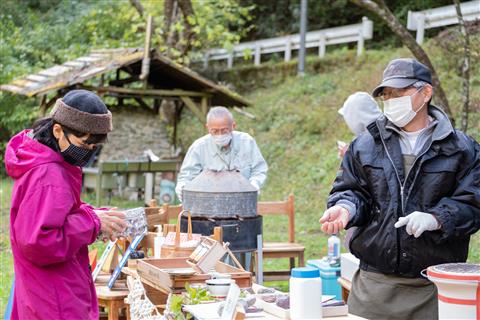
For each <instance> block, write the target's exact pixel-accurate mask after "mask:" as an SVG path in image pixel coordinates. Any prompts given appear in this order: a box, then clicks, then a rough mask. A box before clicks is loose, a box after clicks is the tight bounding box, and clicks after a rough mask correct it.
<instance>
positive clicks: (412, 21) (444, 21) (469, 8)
mask: <svg viewBox="0 0 480 320" xmlns="http://www.w3.org/2000/svg"><path fill="white" fill-rule="evenodd" d="M460 9H461V11H462V15H463V19H464V20H465V21H471V20H475V19H480V0H476V1H468V2H462V3H460ZM457 23H458V17H457V11H456V9H455V5H450V6H445V7H439V8H434V9H428V10H423V11H408V21H407V29H408V30H414V31H417V36H416V39H417V43H418V44H422V43H423V38H424V34H425V29H431V28H438V27H443V26H448V25H451V24H457Z"/></svg>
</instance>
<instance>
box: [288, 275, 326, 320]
mask: <svg viewBox="0 0 480 320" xmlns="http://www.w3.org/2000/svg"><path fill="white" fill-rule="evenodd" d="M321 318H322V279H321V278H320V271H319V269H317V268H312V267H303V268H293V269H292V272H291V277H290V319H292V320H297V319H303V320H307V319H321Z"/></svg>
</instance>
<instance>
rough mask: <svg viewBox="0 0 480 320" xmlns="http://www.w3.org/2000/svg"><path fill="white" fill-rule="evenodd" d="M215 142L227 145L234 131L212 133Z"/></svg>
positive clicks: (222, 145) (223, 145)
mask: <svg viewBox="0 0 480 320" xmlns="http://www.w3.org/2000/svg"><path fill="white" fill-rule="evenodd" d="M211 136H212V138H213V141H214V142H215V144H216V145H217V146H219V147H225V146H226V145H228V144H229V143H230V141H232V133H227V134H220V135H211Z"/></svg>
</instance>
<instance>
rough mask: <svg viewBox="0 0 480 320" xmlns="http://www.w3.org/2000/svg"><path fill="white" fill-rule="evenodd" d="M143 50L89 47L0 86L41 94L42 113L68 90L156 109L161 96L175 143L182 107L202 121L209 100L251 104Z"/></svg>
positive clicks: (185, 69) (223, 88)
mask: <svg viewBox="0 0 480 320" xmlns="http://www.w3.org/2000/svg"><path fill="white" fill-rule="evenodd" d="M147 51H148V52H147ZM147 51H145V50H144V49H138V48H122V49H104V50H93V51H91V53H90V54H89V55H87V56H84V57H80V58H77V59H75V60H72V61H67V62H65V63H63V64H61V65H56V66H53V67H51V68H48V69H45V70H42V71H39V72H37V73H35V74H31V75H28V76H26V77H24V78H21V79H17V80H14V81H13V82H12V83H10V84H4V85H1V86H0V90H4V91H10V92H13V93H16V94H21V95H25V96H27V97H40V98H41V110H42V112H43V113H45V112H46V110H47V109H48V108H49V107H51V106H52V105H53V104H54V103H55V101H56V99H58V98H59V97H61V96H63V95H64V94H65V93H66V92H67V91H69V90H72V89H80V88H83V89H87V90H92V91H96V92H97V93H98V94H99V95H106V96H113V97H116V98H117V99H118V100H117V101H118V104H119V105H122V104H123V100H124V99H133V100H135V101H136V102H137V103H138V104H139V105H140V106H141V107H143V108H148V109H151V110H154V111H157V112H158V110H159V108H160V104H161V102H162V101H163V100H168V101H173V102H174V106H175V107H174V108H175V111H174V115H173V118H174V119H173V126H174V130H173V137H172V141H173V144H174V145H175V144H176V138H177V124H178V122H179V121H180V117H181V113H182V110H183V109H184V107H185V106H186V107H187V108H188V109H190V110H191V111H192V113H193V114H194V115H195V116H196V117H197V118H198V119H199V120H200V121H201V122H202V123H203V122H205V117H206V114H207V112H208V109H209V107H210V106H212V105H222V106H225V107H245V106H248V105H249V102H248V101H247V100H245V99H244V98H242V97H241V96H240V95H238V94H236V93H234V92H232V91H231V90H229V89H227V88H226V87H224V86H220V85H218V84H216V83H214V82H212V81H210V80H208V79H206V78H204V77H202V76H200V75H199V74H197V73H196V72H194V71H192V70H190V69H188V68H187V67H184V66H181V65H179V64H178V63H175V62H174V61H172V60H170V59H168V58H166V57H164V56H162V55H161V54H159V53H158V52H157V51H156V50H147ZM146 53H148V54H146ZM94 83H95V84H94ZM145 99H153V103H151V105H149V104H148V103H147V102H146V101H145Z"/></svg>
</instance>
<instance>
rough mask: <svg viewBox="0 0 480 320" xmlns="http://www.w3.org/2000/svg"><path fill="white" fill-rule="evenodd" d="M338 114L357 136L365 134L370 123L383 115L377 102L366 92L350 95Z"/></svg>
mask: <svg viewBox="0 0 480 320" xmlns="http://www.w3.org/2000/svg"><path fill="white" fill-rule="evenodd" d="M338 113H340V114H341V115H342V116H343V119H345V122H346V123H347V126H348V127H349V128H350V130H352V132H353V133H354V134H355V135H356V136H359V135H360V134H361V133H363V132H364V131H365V130H366V129H367V126H368V125H369V124H370V123H372V122H373V121H375V120H376V119H377V118H378V117H380V115H382V111H381V110H380V108H379V107H378V104H377V102H376V101H375V100H374V99H373V98H372V96H371V95H369V94H368V93H366V92H355V93H354V94H352V95H350V96H349V97H348V98H347V100H345V102H344V104H343V107H341V108H340V109H339V110H338Z"/></svg>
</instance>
